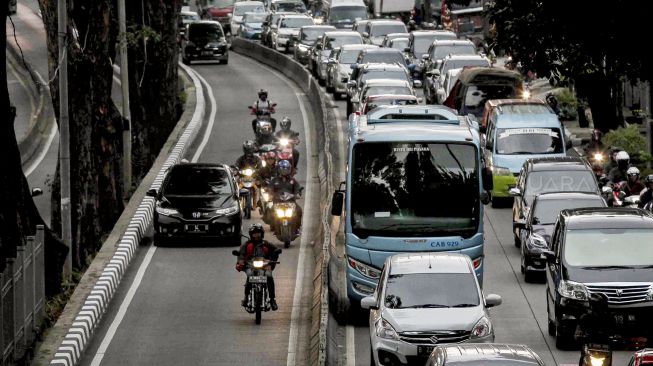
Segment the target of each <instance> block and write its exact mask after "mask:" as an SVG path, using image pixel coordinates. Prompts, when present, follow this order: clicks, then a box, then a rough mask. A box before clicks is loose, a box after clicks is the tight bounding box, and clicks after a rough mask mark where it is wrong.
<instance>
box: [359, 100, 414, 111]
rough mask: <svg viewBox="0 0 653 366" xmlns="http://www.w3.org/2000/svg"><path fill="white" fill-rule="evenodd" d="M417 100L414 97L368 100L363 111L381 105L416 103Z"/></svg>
mask: <svg viewBox="0 0 653 366" xmlns="http://www.w3.org/2000/svg"><path fill="white" fill-rule="evenodd" d="M416 104H417V100H415V99H410V100H406V99H381V100H375V101H373V102H368V103H367V105H366V106H365V111H364V113H367V112H369V111H371V110H372V109H374V108H376V107H379V106H382V105H416Z"/></svg>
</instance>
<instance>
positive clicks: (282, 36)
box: [271, 14, 315, 52]
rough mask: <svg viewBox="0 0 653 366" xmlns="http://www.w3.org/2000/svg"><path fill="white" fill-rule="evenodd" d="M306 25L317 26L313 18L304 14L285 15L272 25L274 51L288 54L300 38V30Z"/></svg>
mask: <svg viewBox="0 0 653 366" xmlns="http://www.w3.org/2000/svg"><path fill="white" fill-rule="evenodd" d="M305 25H315V23H314V22H313V18H311V17H309V16H308V15H304V14H288V15H283V16H281V17H280V18H279V20H277V24H274V25H272V27H271V28H272V49H274V50H277V51H284V52H288V51H289V50H290V48H291V47H292V46H293V44H294V41H295V40H296V39H298V38H299V30H300V29H301V27H303V26H305Z"/></svg>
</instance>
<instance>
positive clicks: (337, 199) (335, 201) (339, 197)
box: [331, 191, 345, 216]
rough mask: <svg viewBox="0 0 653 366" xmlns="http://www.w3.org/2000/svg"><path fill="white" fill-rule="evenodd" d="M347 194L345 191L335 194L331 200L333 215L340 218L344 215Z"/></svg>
mask: <svg viewBox="0 0 653 366" xmlns="http://www.w3.org/2000/svg"><path fill="white" fill-rule="evenodd" d="M344 198H345V193H344V192H343V191H335V192H333V197H332V198H331V215H333V216H340V215H342V206H343V203H344Z"/></svg>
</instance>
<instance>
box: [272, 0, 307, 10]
mask: <svg viewBox="0 0 653 366" xmlns="http://www.w3.org/2000/svg"><path fill="white" fill-rule="evenodd" d="M276 8H277V9H276V10H277V11H294V12H297V13H306V6H305V5H304V3H303V2H301V1H288V2H283V3H277V5H276Z"/></svg>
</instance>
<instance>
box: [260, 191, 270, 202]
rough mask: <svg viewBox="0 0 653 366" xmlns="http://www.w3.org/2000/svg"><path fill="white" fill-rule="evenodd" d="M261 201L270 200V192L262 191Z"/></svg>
mask: <svg viewBox="0 0 653 366" xmlns="http://www.w3.org/2000/svg"><path fill="white" fill-rule="evenodd" d="M262 195H263V201H265V202H268V201H269V200H270V194H269V193H268V192H265V191H263V194H262Z"/></svg>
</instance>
